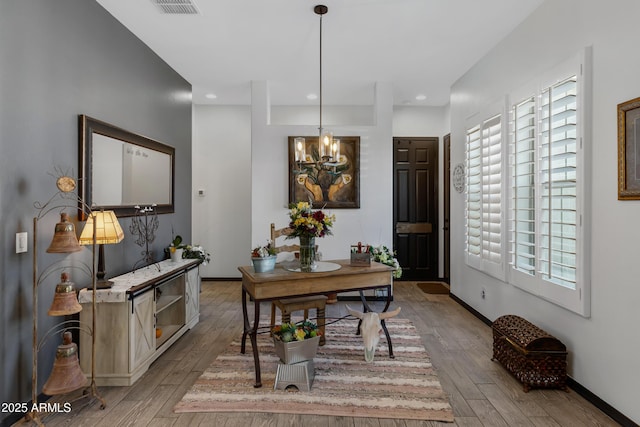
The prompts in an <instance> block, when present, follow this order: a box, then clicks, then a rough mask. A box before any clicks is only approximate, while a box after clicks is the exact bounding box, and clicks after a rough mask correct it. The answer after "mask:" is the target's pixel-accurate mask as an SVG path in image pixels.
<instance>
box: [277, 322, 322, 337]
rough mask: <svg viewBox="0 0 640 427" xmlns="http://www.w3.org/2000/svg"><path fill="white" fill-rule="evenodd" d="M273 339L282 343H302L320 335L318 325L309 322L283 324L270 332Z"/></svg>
mask: <svg viewBox="0 0 640 427" xmlns="http://www.w3.org/2000/svg"><path fill="white" fill-rule="evenodd" d="M271 333H272V335H273V337H274V338H275V339H277V340H280V341H282V342H292V341H304V340H306V339H307V338H314V337H318V336H320V335H321V332H320V331H319V330H318V325H316V324H315V323H313V322H310V321H309V320H305V321H303V322H298V323H283V324H282V325H276V326H274V327H273V329H272V330H271Z"/></svg>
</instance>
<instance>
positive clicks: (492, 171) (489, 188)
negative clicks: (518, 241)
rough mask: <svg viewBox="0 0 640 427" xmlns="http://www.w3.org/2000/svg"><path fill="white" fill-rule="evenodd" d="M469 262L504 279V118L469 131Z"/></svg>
mask: <svg viewBox="0 0 640 427" xmlns="http://www.w3.org/2000/svg"><path fill="white" fill-rule="evenodd" d="M466 136H467V141H466V142H467V144H466V156H467V159H466V160H467V187H466V188H467V193H466V208H465V214H466V215H465V217H466V230H465V232H466V261H467V264H468V265H470V266H471V267H474V268H477V269H479V270H481V271H483V272H485V273H487V274H490V275H492V276H494V277H496V278H499V279H504V274H505V272H504V264H505V263H504V257H505V254H504V249H503V239H502V228H503V221H502V215H503V208H502V203H503V197H502V192H503V189H502V187H503V182H504V180H503V178H502V173H503V171H502V115H501V114H498V115H494V116H492V117H491V118H489V119H487V120H484V121H483V122H481V123H480V124H479V125H476V126H474V127H471V128H469V129H468V130H467V134H466Z"/></svg>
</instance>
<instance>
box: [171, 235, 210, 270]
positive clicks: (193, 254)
mask: <svg viewBox="0 0 640 427" xmlns="http://www.w3.org/2000/svg"><path fill="white" fill-rule="evenodd" d="M166 251H168V252H169V256H170V257H171V261H173V262H178V261H180V260H181V259H183V258H184V259H199V260H200V261H202V265H207V263H209V262H210V261H211V254H210V253H209V252H207V250H206V249H205V248H203V247H202V246H199V245H185V244H183V243H182V236H180V235H179V234H178V235H177V236H175V237H174V239H173V241H172V242H171V245H170V246H169V247H168V248H166V249H165V252H166Z"/></svg>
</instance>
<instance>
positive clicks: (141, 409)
mask: <svg viewBox="0 0 640 427" xmlns="http://www.w3.org/2000/svg"><path fill="white" fill-rule="evenodd" d="M394 288H395V289H394V302H393V305H392V307H396V306H401V307H402V312H401V315H400V316H401V317H405V318H408V319H411V320H412V321H413V323H414V324H415V325H416V327H417V329H418V331H419V333H420V335H421V336H422V339H423V342H424V344H425V346H426V348H427V351H428V353H429V354H430V355H431V359H432V362H433V365H434V366H435V367H436V369H437V371H438V376H439V378H440V381H441V383H442V386H443V388H444V390H445V392H446V393H447V394H448V395H449V397H450V401H451V405H452V407H453V410H454V414H455V423H454V424H451V423H438V422H418V421H411V420H385V419H375V418H349V417H327V416H299V415H286V414H252V413H248V414H212V413H208V414H207V413H191V414H174V413H173V411H172V408H173V406H174V405H175V404H176V403H177V402H178V401H179V400H180V399H181V398H182V396H183V395H184V393H185V392H186V391H187V389H188V388H189V387H190V386H191V385H192V384H193V383H194V381H195V380H196V378H198V377H199V376H200V374H201V373H202V372H203V371H204V370H205V369H206V368H207V366H208V365H209V364H210V363H211V361H212V360H214V359H215V357H216V356H217V354H218V353H220V352H221V351H222V350H223V349H224V348H225V346H226V345H227V343H229V342H230V341H231V339H232V338H233V337H237V336H239V335H240V334H241V331H242V310H241V305H240V282H207V281H203V283H202V293H201V297H200V298H201V300H200V301H201V316H200V323H199V324H198V325H197V326H196V327H195V328H193V329H192V330H191V331H189V332H188V333H187V334H186V335H185V336H183V337H182V338H181V339H180V340H179V341H177V342H176V344H174V345H173V347H172V348H171V349H169V350H168V351H167V352H166V353H165V354H164V355H163V356H161V357H160V358H159V359H158V360H157V361H156V362H155V363H154V364H153V365H152V366H151V369H150V370H149V371H148V372H147V373H146V374H145V375H144V376H143V377H142V378H141V379H140V380H139V381H138V382H137V383H136V384H135V385H133V386H131V387H101V388H100V392H101V394H102V395H103V397H104V398H105V399H106V401H107V408H106V409H104V410H100V409H99V408H98V405H97V404H95V403H92V404H90V405H88V406H86V407H85V408H83V409H81V410H76V409H74V411H72V413H71V414H56V415H50V416H48V417H46V418H45V419H44V421H45V423H46V425H47V426H67V425H68V426H92V427H93V426H116V425H117V426H122V425H126V426H147V425H148V426H153V427H156V426H216V427H234V426H242V427H248V426H255V427H257V426H304V427H309V426H331V427H333V426H352V427H360V426H367V427H384V426H407V427H413V426H460V427H462V426H465V427H467V426H581V427H582V426H615V425H618V424H617V423H615V422H614V421H612V420H611V419H610V418H609V417H607V416H606V415H605V414H603V413H602V412H600V411H599V410H598V409H597V408H595V407H594V406H593V405H591V404H590V403H589V402H587V401H585V400H584V399H583V398H582V397H580V396H579V395H578V394H577V393H576V392H574V391H571V392H570V393H566V392H564V391H560V390H534V391H531V392H529V393H524V392H523V390H522V387H521V385H520V384H519V383H518V382H517V381H516V380H515V379H514V378H513V377H511V376H510V375H509V374H508V373H507V372H506V371H505V370H504V369H503V368H502V367H501V366H500V365H499V364H497V363H495V362H492V361H491V342H492V337H491V328H490V327H488V326H487V325H485V324H484V323H482V322H481V321H480V320H478V319H477V318H476V317H474V316H473V315H472V314H471V313H469V312H468V311H466V310H465V309H464V308H463V307H461V306H460V305H459V304H457V303H456V302H455V301H453V300H452V299H450V298H449V296H447V295H428V294H425V293H423V292H422V291H421V290H420V289H418V287H417V286H416V285H415V283H412V282H396V283H395V284H394ZM351 304H353V305H357V303H356V302H352V303H351ZM374 304H375V306H376V308H378V309H380V308H381V307H382V303H374ZM344 306H345V303H344V302H339V303H338V304H333V305H328V306H327V317H338V316H342V315H344V314H346V311H345V307H344ZM261 312H262V313H265V314H266V313H268V312H269V311H268V305H266V304H265V305H264V306H263V307H261Z"/></svg>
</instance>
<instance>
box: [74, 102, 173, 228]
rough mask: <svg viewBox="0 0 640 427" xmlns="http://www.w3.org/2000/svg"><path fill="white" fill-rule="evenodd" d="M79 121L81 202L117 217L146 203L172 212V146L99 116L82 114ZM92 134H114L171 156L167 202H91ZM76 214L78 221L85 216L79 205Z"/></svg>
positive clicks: (117, 138)
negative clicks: (118, 125) (104, 120)
mask: <svg viewBox="0 0 640 427" xmlns="http://www.w3.org/2000/svg"><path fill="white" fill-rule="evenodd" d="M78 125H79V132H78V133H79V141H78V142H79V146H78V166H79V174H80V179H79V185H78V196H79V197H80V201H81V203H84V204H85V205H86V206H90V207H91V208H92V209H95V208H99V209H105V210H113V211H115V213H116V215H117V216H118V217H125V216H133V215H135V214H136V211H137V210H138V209H137V208H136V206H149V205H152V204H153V205H155V211H156V212H157V213H159V214H160V213H173V212H174V205H175V162H176V160H175V148H173V147H171V146H169V145H165V144H162V143H160V142H158V141H155V140H153V139H150V138H147V137H145V136H141V135H137V134H134V133H131V132H129V131H126V130H124V129H121V128H119V127H116V126H113V125H110V124H108V123H105V122H102V121H100V120H96V119H93V118H91V117H88V116H86V115H84V114H81V115H79V116H78ZM94 134H99V135H104V136H106V137H109V138H113V139H116V140H120V141H122V142H125V143H129V144H133V145H137V146H140V147H143V148H146V149H149V150H153V151H157V152H159V153H164V154H166V155H168V156H169V157H170V160H169V162H170V165H171V166H170V169H171V170H170V174H171V176H170V181H171V184H170V186H171V188H170V192H171V194H169V195H167V196H168V199H169V201H168V202H166V203H155V202H153V201H141V202H140V203H131V204H113V205H95V204H94V202H93V194H92V188H93V182H94V179H95V177H94V176H93V169H94V165H93V163H92V162H93V160H92V152H93V149H94V146H93V143H94V142H93V136H94ZM78 218H79V219H80V220H81V221H84V220H85V219H86V214H85V213H84V211H83V210H82V209H81V208H80V206H79V209H78Z"/></svg>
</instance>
